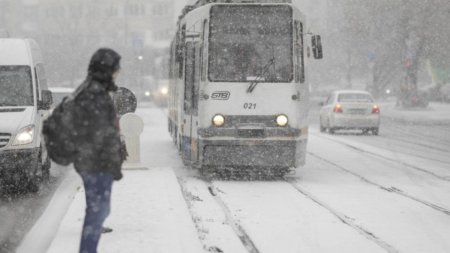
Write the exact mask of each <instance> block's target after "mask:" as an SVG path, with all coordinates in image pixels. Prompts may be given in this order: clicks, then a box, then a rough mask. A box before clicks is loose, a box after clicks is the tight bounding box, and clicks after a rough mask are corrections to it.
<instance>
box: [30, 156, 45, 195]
mask: <svg viewBox="0 0 450 253" xmlns="http://www.w3.org/2000/svg"><path fill="white" fill-rule="evenodd" d="M36 163H37V164H36V166H37V168H36V170H35V173H34V175H33V176H30V177H29V178H26V181H27V184H26V189H27V190H28V191H29V192H32V193H36V192H38V191H39V188H40V185H41V182H42V177H43V176H44V175H43V172H44V171H43V166H42V163H41V162H40V161H37V162H36ZM39 172H40V175H39Z"/></svg>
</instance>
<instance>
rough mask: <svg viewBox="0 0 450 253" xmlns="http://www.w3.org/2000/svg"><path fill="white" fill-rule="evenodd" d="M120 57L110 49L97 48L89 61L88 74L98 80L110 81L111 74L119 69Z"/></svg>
mask: <svg viewBox="0 0 450 253" xmlns="http://www.w3.org/2000/svg"><path fill="white" fill-rule="evenodd" d="M120 59H121V57H120V55H119V54H118V53H117V52H116V51H114V50H112V49H109V48H100V49H98V50H97V51H96V52H95V53H94V55H92V57H91V61H90V62H89V68H88V72H89V75H90V76H92V78H93V79H96V80H98V81H100V82H107V83H112V81H113V79H112V75H113V74H114V72H116V71H117V70H119V69H120Z"/></svg>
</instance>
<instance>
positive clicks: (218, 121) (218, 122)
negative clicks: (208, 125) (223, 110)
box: [212, 114, 225, 127]
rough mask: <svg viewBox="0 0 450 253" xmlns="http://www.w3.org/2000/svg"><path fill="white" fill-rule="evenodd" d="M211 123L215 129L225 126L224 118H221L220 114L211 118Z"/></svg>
mask: <svg viewBox="0 0 450 253" xmlns="http://www.w3.org/2000/svg"><path fill="white" fill-rule="evenodd" d="M212 123H213V125H214V126H216V127H221V126H223V124H225V117H223V116H222V115H220V114H216V115H215V116H214V117H213V118H212Z"/></svg>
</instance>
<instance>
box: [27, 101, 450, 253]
mask: <svg viewBox="0 0 450 253" xmlns="http://www.w3.org/2000/svg"><path fill="white" fill-rule="evenodd" d="M138 114H139V115H140V116H141V117H142V118H143V120H144V123H145V130H144V134H143V136H142V138H141V140H142V144H141V156H142V159H141V160H142V164H143V165H144V167H147V168H148V170H134V171H133V170H127V171H125V175H124V178H123V179H122V180H121V181H120V182H118V183H115V184H114V186H113V195H112V213H111V216H110V217H109V218H108V220H107V221H106V225H107V226H111V227H112V228H113V229H114V231H113V233H110V234H105V235H104V236H102V239H101V241H100V247H99V251H100V252H170V253H172V252H193V253H200V252H205V251H209V252H232V253H239V252H254V251H252V250H248V248H249V246H248V241H251V243H252V244H253V245H254V247H255V248H257V249H258V252H261V253H262V252H265V253H272V252H283V253H285V252H286V253H289V252H293V253H294V252H350V253H352V252H355V253H357V252H358V253H359V252H380V251H381V252H383V251H387V252H408V253H410V252H450V240H449V239H450V238H449V237H448V234H449V231H450V217H449V213H446V212H445V210H439V208H438V207H445V208H447V209H448V208H450V199H448V192H449V190H450V186H449V182H448V181H447V180H445V179H444V180H443V179H439V178H437V177H433V176H432V175H430V174H428V173H425V172H423V171H420V170H417V169H413V168H410V167H408V165H407V164H406V165H405V164H404V163H402V161H408V162H411V163H413V165H416V166H423V169H424V170H429V171H431V172H433V173H436V174H438V173H444V172H445V169H446V168H444V167H442V166H440V165H439V164H436V163H427V161H425V160H423V161H421V160H420V159H421V158H414V157H408V156H405V155H404V156H402V157H400V158H399V157H398V156H397V155H398V154H394V155H393V154H392V153H391V151H388V150H383V149H379V148H378V149H377V148H375V147H371V146H368V145H365V144H362V143H359V142H358V141H342V139H345V138H335V137H333V136H328V135H322V134H320V133H318V132H317V131H314V130H312V131H311V135H310V137H309V146H308V148H309V152H310V153H309V154H308V156H307V165H306V166H305V167H303V168H298V169H297V171H296V173H297V174H296V175H295V176H291V177H288V178H287V181H283V180H278V181H254V182H249V181H226V180H214V181H212V182H209V181H208V180H204V179H203V177H202V176H200V175H199V174H198V173H197V171H195V170H192V169H189V168H185V167H184V166H183V165H182V164H181V159H180V158H179V155H178V152H177V150H176V148H175V146H174V145H173V142H172V140H171V139H170V137H169V135H168V133H167V120H166V116H165V115H164V111H161V110H159V109H157V108H152V107H149V108H140V109H139V110H138ZM349 145H350V146H349ZM351 146H355V147H351ZM361 150H366V152H361ZM370 152H372V153H375V154H377V155H378V156H376V155H373V154H370ZM380 156H384V157H385V158H386V157H388V158H392V159H394V161H392V160H391V161H390V160H386V159H385V158H383V157H380ZM395 159H398V162H395ZM424 165H428V166H427V167H425V166H424ZM443 175H447V174H443ZM421 201H422V202H421ZM427 204H428V205H427ZM433 205H435V206H433ZM48 209H49V210H51V209H52V207H51V206H49V208H48ZM44 216H47V217H48V215H44ZM83 216H84V193H83V191H82V190H80V191H78V193H77V194H76V196H75V199H74V200H73V202H72V203H71V205H70V208H69V211H68V212H67V213H66V215H65V217H64V218H63V219H62V220H61V219H59V220H58V222H61V225H60V226H59V229H58V231H57V235H56V237H55V239H54V240H53V241H52V242H51V247H50V249H49V250H48V251H47V252H51V253H53V252H68V253H71V252H77V250H78V244H79V237H80V232H81V225H82V220H83ZM56 219H58V218H56ZM38 224H41V227H35V228H34V229H33V230H34V231H43V232H45V230H46V229H47V228H46V227H45V225H42V224H43V223H42V222H38ZM32 238H34V239H33V240H34V241H38V240H39V239H40V238H39V237H32ZM44 239H45V238H44ZM246 239H247V241H245V240H246ZM241 240H242V241H244V243H242V242H241ZM48 243H49V244H50V242H48ZM243 244H245V245H243ZM28 246H29V245H28ZM250 248H251V247H250ZM22 252H26V251H22ZM33 252H45V251H33Z"/></svg>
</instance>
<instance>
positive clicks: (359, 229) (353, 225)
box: [283, 178, 399, 253]
mask: <svg viewBox="0 0 450 253" xmlns="http://www.w3.org/2000/svg"><path fill="white" fill-rule="evenodd" d="M283 180H284V181H285V182H286V183H288V184H289V185H290V186H292V187H293V188H294V189H295V190H296V191H298V192H299V193H300V194H302V195H303V196H305V197H307V198H308V199H310V200H311V201H313V202H315V203H316V204H318V205H319V206H321V207H322V208H324V209H326V210H327V211H329V212H330V213H331V214H333V215H334V216H335V217H336V218H338V219H339V220H340V221H341V222H342V223H344V224H346V225H347V226H349V227H351V228H352V229H354V230H356V231H357V232H358V233H360V234H361V235H363V236H364V237H365V238H366V239H368V240H370V241H372V242H374V243H375V244H377V245H378V246H379V247H381V248H383V249H384V250H386V252H389V253H397V252H399V251H398V250H397V249H395V248H394V247H393V246H392V245H390V244H389V243H387V242H385V241H383V240H382V239H380V238H379V237H377V236H376V235H375V234H374V233H372V232H370V231H369V230H367V229H366V228H364V227H363V226H361V225H358V224H357V223H356V222H355V221H354V219H352V218H351V217H349V216H347V215H345V214H343V213H340V212H339V211H337V210H336V209H334V208H333V207H331V206H330V205H328V204H326V203H325V202H323V201H321V200H320V199H319V198H317V197H315V196H314V195H313V194H312V193H310V192H309V191H307V190H306V189H304V188H303V187H301V186H300V185H299V183H298V182H297V180H296V179H289V178H288V179H283Z"/></svg>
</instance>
